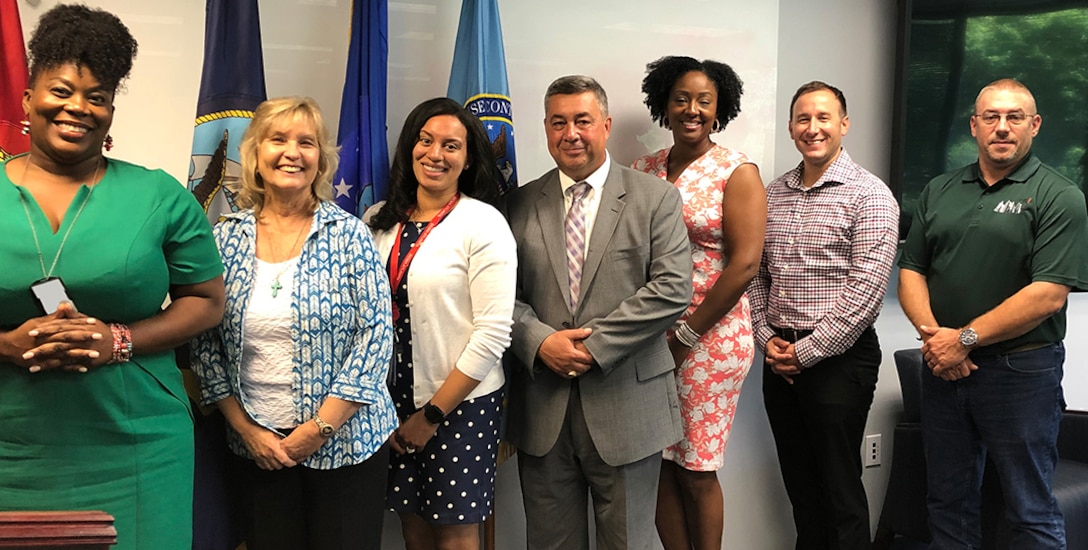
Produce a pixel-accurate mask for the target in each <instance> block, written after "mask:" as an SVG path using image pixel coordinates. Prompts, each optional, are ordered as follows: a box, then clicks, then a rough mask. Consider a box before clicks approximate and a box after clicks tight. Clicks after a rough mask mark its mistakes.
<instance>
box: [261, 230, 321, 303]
mask: <svg viewBox="0 0 1088 550" xmlns="http://www.w3.org/2000/svg"><path fill="white" fill-rule="evenodd" d="M310 225H311V224H309V223H304V224H302V226H301V227H299V230H298V235H295V242H294V243H292V244H291V248H288V249H287V253H286V254H284V256H289V255H290V254H291V252H294V250H295V247H297V246H298V243H299V241H300V240H302V234H303V233H305V232H306V230H307V229H309V227H310ZM268 251H269V252H271V253H272V263H273V264H277V263H281V262H277V261H276V256H277V254H276V248H275V247H274V246H272V239H268ZM289 259H290V258H283V260H281V261H282V263H283V264H284V265H283V267H281V268H280V270H279V271H278V272H277V273H276V277H275V278H274V279H272V285H271V286H270V288H271V289H272V297H273V298H275V297H277V296H279V293H280V290H281V289H282V288H283V285H282V284H280V277H281V276H283V274H284V273H286V272H287V270H288V269H290V267H291V265H292V264H291V263H289V262H288V261H287V260H289Z"/></svg>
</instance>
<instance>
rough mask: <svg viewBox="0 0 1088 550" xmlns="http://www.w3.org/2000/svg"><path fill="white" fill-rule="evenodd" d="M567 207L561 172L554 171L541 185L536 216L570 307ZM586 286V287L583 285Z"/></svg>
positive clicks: (558, 280) (550, 258)
mask: <svg viewBox="0 0 1088 550" xmlns="http://www.w3.org/2000/svg"><path fill="white" fill-rule="evenodd" d="M565 215H566V207H565V205H564V204H563V188H562V186H561V185H560V184H559V172H558V171H554V172H552V175H551V179H550V180H549V181H548V182H547V183H546V184H544V185H542V186H541V187H540V197H539V198H538V199H537V201H536V218H537V222H538V223H539V224H540V232H541V234H542V235H543V237H544V248H545V250H547V251H548V260H549V261H550V262H551V264H552V271H553V272H554V273H555V282H556V283H558V284H559V289H560V290H562V291H563V298H564V302H565V303H566V304H567V307H568V308H569V307H570V281H569V280H568V277H567V239H566V228H565V227H564V226H563V218H564V217H565ZM583 288H584V287H583Z"/></svg>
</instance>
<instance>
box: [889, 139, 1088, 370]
mask: <svg viewBox="0 0 1088 550" xmlns="http://www.w3.org/2000/svg"><path fill="white" fill-rule="evenodd" d="M899 267H902V268H904V269H909V270H911V271H916V272H918V273H921V274H922V275H925V276H926V282H927V284H928V286H929V301H930V306H931V307H932V309H933V315H934V316H935V317H936V318H937V322H938V323H940V324H941V326H944V327H955V328H958V327H962V326H965V325H966V324H967V323H968V322H970V321H971V320H972V319H974V318H975V317H978V316H979V315H982V314H983V313H986V312H987V311H990V310H991V309H993V308H994V307H996V306H997V305H998V304H1000V303H1001V302H1003V301H1004V300H1005V299H1006V298H1008V297H1009V296H1012V295H1013V294H1015V293H1016V292H1018V291H1019V290H1020V289H1022V288H1024V287H1025V286H1027V285H1028V284H1030V283H1032V282H1034V281H1046V282H1051V283H1057V284H1062V285H1066V286H1069V287H1072V288H1073V289H1074V290H1084V289H1086V288H1088V210H1086V208H1085V203H1084V194H1083V193H1082V192H1081V191H1080V189H1078V188H1077V186H1076V184H1074V183H1073V182H1071V181H1069V180H1068V179H1066V178H1065V177H1064V176H1062V175H1061V174H1059V173H1058V172H1056V171H1055V170H1054V169H1053V168H1050V167H1049V166H1046V165H1045V164H1043V163H1042V162H1040V161H1039V159H1038V158H1037V157H1036V156H1035V155H1034V154H1033V153H1029V154H1028V156H1027V158H1026V159H1024V161H1023V162H1022V163H1021V164H1020V166H1019V167H1018V168H1016V170H1014V171H1013V172H1012V173H1011V174H1009V175H1008V176H1006V177H1005V179H1003V180H1001V181H999V182H997V183H995V184H994V185H992V186H987V185H986V182H985V181H984V180H983V179H982V174H981V173H980V172H979V167H978V163H977V162H976V163H975V164H971V165H969V166H966V167H964V168H961V169H959V170H953V171H952V172H948V173H946V174H943V175H941V176H938V177H936V178H934V179H933V180H932V181H930V182H929V184H928V185H927V186H926V188H925V189H924V190H923V191H922V194H921V195H920V196H919V198H918V208H917V211H916V212H915V214H914V222H913V223H912V224H911V227H910V233H909V234H908V235H907V241H906V244H904V245H903V254H902V256H901V257H900V260H899ZM1064 337H1065V306H1063V307H1062V310H1061V311H1059V312H1058V313H1056V314H1054V315H1052V316H1050V318H1048V319H1047V320H1045V321H1043V322H1042V323H1041V324H1040V325H1039V326H1038V327H1035V328H1034V329H1032V330H1031V331H1029V332H1028V333H1027V334H1024V335H1022V336H1019V337H1017V338H1013V339H1011V340H1006V341H1004V342H999V343H996V344H993V345H990V346H986V347H985V348H980V350H979V351H981V352H983V353H1003V352H1007V351H1009V350H1012V349H1015V348H1018V347H1020V346H1023V345H1026V344H1047V343H1056V342H1060V341H1061V340H1062V339H1063V338H1064Z"/></svg>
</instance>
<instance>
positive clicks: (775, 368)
mask: <svg viewBox="0 0 1088 550" xmlns="http://www.w3.org/2000/svg"><path fill="white" fill-rule="evenodd" d="M763 355H764V357H765V358H766V359H765V360H766V362H767V364H768V365H770V367H771V372H773V373H775V374H777V375H779V376H781V377H782V378H783V379H784V380H785V381H786V382H789V383H790V384H792V383H793V377H794V376H796V375H798V374H801V361H800V360H798V359H797V349H796V348H794V347H793V344H791V343H789V342H787V341H785V340H783V339H781V338H779V337H777V336H775V337H773V338H771V339H770V340H768V341H767V349H766V350H764V353H763Z"/></svg>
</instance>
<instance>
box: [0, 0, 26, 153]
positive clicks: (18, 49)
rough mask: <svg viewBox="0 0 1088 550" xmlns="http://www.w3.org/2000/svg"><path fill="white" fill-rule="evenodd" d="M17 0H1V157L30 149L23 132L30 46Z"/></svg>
mask: <svg viewBox="0 0 1088 550" xmlns="http://www.w3.org/2000/svg"><path fill="white" fill-rule="evenodd" d="M15 1H16V0H0V161H3V160H6V159H7V158H8V157H11V156H13V155H17V154H19V153H25V152H27V151H29V150H30V139H29V137H28V136H25V135H23V133H22V124H20V122H21V121H22V120H23V119H24V118H25V117H24V116H23V91H24V90H26V86H27V79H28V75H27V70H26V50H25V49H24V48H23V27H22V25H21V24H20V23H19V7H18V6H17V5H16V4H15Z"/></svg>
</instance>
